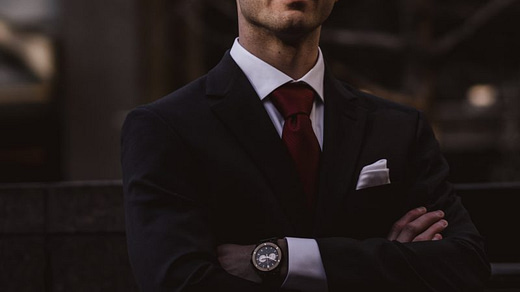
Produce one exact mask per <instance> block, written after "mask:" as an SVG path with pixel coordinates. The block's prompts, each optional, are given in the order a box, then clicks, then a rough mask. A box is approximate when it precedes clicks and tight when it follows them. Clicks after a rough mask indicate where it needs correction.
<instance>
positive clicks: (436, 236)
mask: <svg viewBox="0 0 520 292" xmlns="http://www.w3.org/2000/svg"><path fill="white" fill-rule="evenodd" d="M446 227H448V221H446V220H444V219H441V220H439V221H437V222H435V223H434V224H433V225H431V226H430V227H429V228H428V229H426V231H424V232H423V233H421V234H419V235H418V236H416V237H415V238H414V239H413V240H412V241H428V240H440V239H442V235H441V234H440V233H441V232H442V231H444V229H446Z"/></svg>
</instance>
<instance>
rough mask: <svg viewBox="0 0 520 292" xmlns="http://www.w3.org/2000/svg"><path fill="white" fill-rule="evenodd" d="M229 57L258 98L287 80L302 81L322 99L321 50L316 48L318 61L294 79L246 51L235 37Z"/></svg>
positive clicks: (322, 70) (322, 71) (323, 67)
mask: <svg viewBox="0 0 520 292" xmlns="http://www.w3.org/2000/svg"><path fill="white" fill-rule="evenodd" d="M230 53H231V57H232V58H233V60H234V61H235V62H236V63H237V65H238V66H239V67H240V69H242V71H243V72H244V74H245V75H246V77H247V78H248V79H249V82H251V85H252V86H253V88H254V89H255V91H256V93H257V94H258V96H259V97H260V99H262V100H263V99H264V98H266V97H267V96H268V95H269V94H270V93H271V92H273V90H275V89H276V88H278V87H280V86H281V85H283V84H285V83H287V82H299V81H303V82H305V83H307V84H308V85H309V86H311V87H312V89H314V91H316V93H317V94H318V96H319V97H320V98H321V100H322V101H324V97H323V76H324V75H325V62H324V61H323V56H322V53H321V50H320V49H319V48H318V61H317V62H316V64H315V65H314V67H313V68H312V69H311V70H310V71H309V72H307V74H305V76H303V77H302V78H300V79H298V80H294V79H292V78H291V77H289V76H288V75H287V74H285V73H283V72H282V71H280V70H278V69H276V68H275V67H273V66H271V65H269V64H268V63H266V62H264V61H263V60H261V59H260V58H258V57H256V56H255V55H253V54H251V53H250V52H248V51H247V50H246V49H245V48H244V47H242V45H241V44H240V43H239V42H238V38H236V39H235V42H234V44H233V47H231V52H230Z"/></svg>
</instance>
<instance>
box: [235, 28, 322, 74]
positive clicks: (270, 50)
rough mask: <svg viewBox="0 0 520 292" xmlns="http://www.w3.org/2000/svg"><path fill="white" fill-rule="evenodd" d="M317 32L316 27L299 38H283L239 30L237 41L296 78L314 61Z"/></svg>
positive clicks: (317, 40) (312, 64)
mask: <svg viewBox="0 0 520 292" xmlns="http://www.w3.org/2000/svg"><path fill="white" fill-rule="evenodd" d="M319 34H320V33H319V29H318V30H317V31H316V32H314V33H311V34H309V35H307V36H305V37H302V38H299V39H295V40H284V39H282V38H279V37H274V36H272V35H268V34H265V35H258V34H255V35H249V34H248V33H247V32H246V31H240V32H239V42H240V44H241V45H242V46H243V47H244V48H245V49H246V50H248V51H249V52H251V53H252V54H253V55H255V56H256V57H258V58H260V59H262V60H263V61H265V62H266V63H268V64H270V65H271V66H273V67H275V68H277V69H278V70H280V71H282V72H284V73H285V74H287V75H288V76H290V77H291V78H293V79H295V80H296V79H300V78H301V77H303V76H304V75H305V74H307V72H309V70H311V69H312V67H313V66H314V65H315V63H316V60H317V59H318V42H319Z"/></svg>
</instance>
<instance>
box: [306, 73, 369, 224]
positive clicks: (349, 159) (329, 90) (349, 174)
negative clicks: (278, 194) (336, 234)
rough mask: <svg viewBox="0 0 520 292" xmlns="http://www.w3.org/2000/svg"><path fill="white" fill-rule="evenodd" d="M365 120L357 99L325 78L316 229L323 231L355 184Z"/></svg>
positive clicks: (364, 113) (327, 77)
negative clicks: (323, 121) (322, 139)
mask: <svg viewBox="0 0 520 292" xmlns="http://www.w3.org/2000/svg"><path fill="white" fill-rule="evenodd" d="M366 121H367V110H366V109H365V108H363V107H361V106H360V105H359V100H358V97H357V96H355V95H354V94H353V93H352V92H350V91H349V90H347V89H346V88H345V87H344V85H342V84H341V83H340V82H339V81H338V80H336V79H335V78H334V77H332V76H330V75H326V79H325V131H324V143H323V155H322V163H321V170H320V189H319V195H318V196H319V198H318V200H319V204H320V205H319V207H318V210H319V213H318V214H317V220H316V230H320V231H322V230H326V228H325V227H324V226H325V225H327V224H330V223H331V221H334V220H335V219H336V214H337V213H338V212H342V210H339V209H338V208H339V207H340V206H341V205H342V202H343V201H344V199H345V196H346V195H347V194H348V193H349V191H350V190H351V189H352V188H353V187H352V186H353V184H354V183H355V179H354V175H355V174H354V170H355V167H356V164H357V161H358V157H359V155H360V152H361V146H362V144H363V140H364V135H365V127H366ZM336 224H337V223H336Z"/></svg>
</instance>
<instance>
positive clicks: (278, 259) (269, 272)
mask: <svg viewBox="0 0 520 292" xmlns="http://www.w3.org/2000/svg"><path fill="white" fill-rule="evenodd" d="M277 241H278V239H277V238H269V239H265V240H262V241H260V242H259V243H258V245H257V246H256V247H255V249H254V250H253V253H252V255H251V263H252V264H253V267H254V268H255V270H256V272H257V273H258V274H259V275H260V277H262V279H263V280H264V281H266V282H278V281H279V278H280V277H279V276H280V266H281V263H282V256H283V255H282V249H281V248H280V246H278V244H277Z"/></svg>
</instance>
